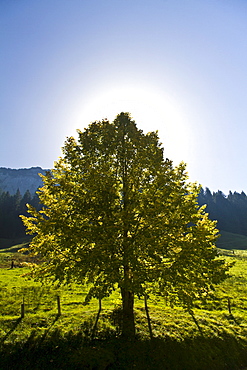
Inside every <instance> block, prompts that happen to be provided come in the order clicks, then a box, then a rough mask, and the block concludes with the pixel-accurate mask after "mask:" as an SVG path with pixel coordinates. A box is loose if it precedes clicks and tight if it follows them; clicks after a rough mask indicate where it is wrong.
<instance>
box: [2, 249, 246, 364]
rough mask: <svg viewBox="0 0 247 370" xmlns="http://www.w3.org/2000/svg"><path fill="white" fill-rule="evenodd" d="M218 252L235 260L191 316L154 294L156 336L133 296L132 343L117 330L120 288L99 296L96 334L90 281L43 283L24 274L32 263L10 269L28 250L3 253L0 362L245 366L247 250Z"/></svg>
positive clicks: (152, 310)
mask: <svg viewBox="0 0 247 370" xmlns="http://www.w3.org/2000/svg"><path fill="white" fill-rule="evenodd" d="M221 252H222V253H223V254H224V255H225V258H226V259H227V260H231V261H232V260H234V261H235V262H236V263H235V265H234V267H233V268H232V270H231V275H232V276H231V277H229V278H228V279H227V280H226V281H225V282H224V283H222V284H221V285H220V286H219V287H218V288H217V290H216V292H215V299H214V300H211V301H209V302H208V303H207V304H205V305H199V304H198V306H197V307H196V308H195V310H194V317H191V315H189V314H188V313H187V312H185V311H184V310H183V309H181V308H180V307H173V308H171V307H170V306H167V305H166V304H165V302H164V300H163V299H155V298H154V297H152V299H150V300H149V310H150V316H151V320H152V329H153V335H154V338H153V339H152V340H150V337H149V331H148V325H147V319H146V315H145V309H144V303H143V301H142V300H138V299H136V302H135V317H136V326H137V335H136V339H135V340H134V341H131V342H126V341H123V340H122V339H121V337H120V336H119V330H120V329H119V307H120V303H121V301H120V297H119V292H118V291H116V292H115V293H114V295H113V296H112V297H110V298H108V299H104V300H103V301H102V312H101V315H100V319H99V322H98V326H97V331H96V332H95V333H94V337H93V338H92V334H93V327H94V323H95V319H96V315H97V311H98V302H97V300H92V301H91V302H90V304H88V305H84V304H83V302H84V298H85V293H86V287H84V286H78V285H75V284H74V285H72V286H70V287H66V288H60V289H54V288H53V287H51V286H42V285H41V284H40V283H38V282H34V281H33V280H27V278H24V277H21V276H20V275H23V274H24V273H25V272H26V271H27V267H15V268H12V269H11V268H10V262H11V260H12V259H13V258H14V259H15V261H16V262H15V264H16V266H22V262H23V260H24V259H25V256H20V255H19V254H13V253H0V265H1V267H2V268H1V269H0V369H1V370H2V369H11V370H12V369H13V370H14V369H23V370H24V369H25V370H26V369H169V370H175V369H176V370H187V369H189V370H194V369H195V370H196V369H198V370H204V369H205V370H214V369H215V370H220V369H229V370H234V369H244V368H245V367H246V368H247V251H244V250H235V251H234V253H233V252H232V251H227V250H221ZM58 296H59V298H60V305H61V315H58V304H57V297H58ZM23 302H24V304H25V315H24V317H23V318H21V305H22V304H23Z"/></svg>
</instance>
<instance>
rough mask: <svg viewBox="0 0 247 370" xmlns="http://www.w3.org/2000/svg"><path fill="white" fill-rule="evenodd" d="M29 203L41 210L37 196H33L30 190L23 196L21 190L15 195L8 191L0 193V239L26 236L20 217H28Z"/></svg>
mask: <svg viewBox="0 0 247 370" xmlns="http://www.w3.org/2000/svg"><path fill="white" fill-rule="evenodd" d="M27 203H29V204H31V205H32V206H34V207H35V208H36V209H40V208H41V205H40V204H39V198H38V196H37V194H34V195H31V193H30V191H29V190H27V191H26V192H25V194H24V195H23V196H22V195H21V193H20V191H19V189H18V190H17V192H16V194H14V195H11V194H10V193H9V192H8V191H7V192H0V238H4V239H13V238H21V237H24V236H25V235H26V233H25V227H24V225H23V223H22V221H21V219H20V217H19V215H28V214H27V207H26V204H27Z"/></svg>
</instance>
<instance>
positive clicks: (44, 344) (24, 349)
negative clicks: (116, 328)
mask: <svg viewBox="0 0 247 370" xmlns="http://www.w3.org/2000/svg"><path fill="white" fill-rule="evenodd" d="M246 346H247V344H246V343H244V342H242V343H241V342H240V341H237V340H236V339H235V338H234V336H231V335H229V334H226V333H225V334H221V336H217V337H210V338H206V337H205V336H204V337H202V336H198V337H197V338H193V339H191V338H187V339H184V340H183V341H176V340H172V339H171V338H163V339H159V338H154V339H153V340H141V339H135V340H133V341H124V340H123V339H121V338H117V337H114V335H113V333H105V334H103V333H102V337H101V338H98V339H97V340H91V341H90V340H89V338H88V337H87V336H85V332H84V331H82V332H79V333H73V332H68V333H66V334H62V333H61V332H60V331H59V329H55V330H53V331H50V330H49V332H47V333H46V335H45V336H43V337H39V336H38V335H37V332H36V331H33V332H32V333H31V335H30V337H29V338H28V339H27V340H26V341H25V342H22V343H20V342H18V343H14V344H6V345H4V344H2V345H1V347H0V364H1V366H0V367H1V369H12V370H29V369H32V370H35V369H45V370H49V369H60V370H63V369H66V370H67V369H70V370H76V369H78V370H79V369H95V370H96V369H100V370H104V369H109V370H111V369H112V370H114V369H117V370H124V369H127V370H129V369H141V370H145V369H147V370H148V369H150V370H152V369H155V370H209V369H210V370H238V369H241V368H243V367H244V366H247V353H246V351H247V350H246V348H247V347H246Z"/></svg>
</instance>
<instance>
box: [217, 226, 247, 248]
mask: <svg viewBox="0 0 247 370" xmlns="http://www.w3.org/2000/svg"><path fill="white" fill-rule="evenodd" d="M220 235H221V236H220V238H219V239H218V241H217V247H218V248H222V249H247V236H245V235H239V234H233V233H229V232H227V231H223V230H221V231H220Z"/></svg>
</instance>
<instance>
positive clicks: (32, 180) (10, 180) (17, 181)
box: [0, 167, 47, 195]
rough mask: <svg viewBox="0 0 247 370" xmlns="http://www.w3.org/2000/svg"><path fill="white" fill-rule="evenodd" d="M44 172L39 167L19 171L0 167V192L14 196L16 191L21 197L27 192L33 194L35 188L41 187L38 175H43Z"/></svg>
mask: <svg viewBox="0 0 247 370" xmlns="http://www.w3.org/2000/svg"><path fill="white" fill-rule="evenodd" d="M46 171H47V170H44V169H42V168H41V167H31V168H20V169H11V168H5V167H0V190H1V191H4V192H7V191H8V192H9V194H11V195H13V194H15V193H16V191H17V189H19V190H20V193H21V194H22V195H24V194H25V192H26V191H27V190H29V191H30V193H31V194H34V193H35V191H36V190H37V188H38V187H40V186H41V185H42V180H41V178H40V176H39V175H38V174H39V173H42V174H45V172H46Z"/></svg>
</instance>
